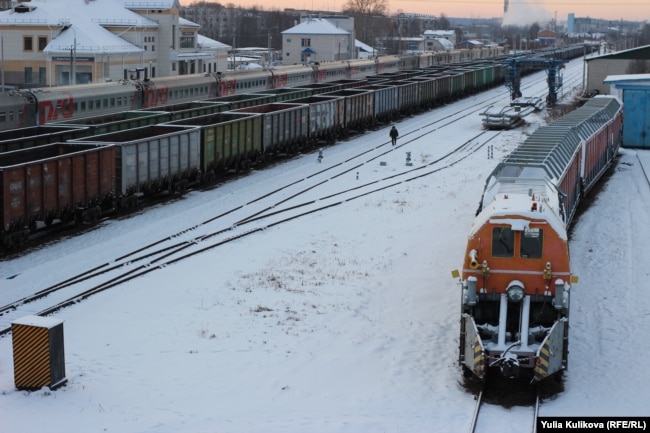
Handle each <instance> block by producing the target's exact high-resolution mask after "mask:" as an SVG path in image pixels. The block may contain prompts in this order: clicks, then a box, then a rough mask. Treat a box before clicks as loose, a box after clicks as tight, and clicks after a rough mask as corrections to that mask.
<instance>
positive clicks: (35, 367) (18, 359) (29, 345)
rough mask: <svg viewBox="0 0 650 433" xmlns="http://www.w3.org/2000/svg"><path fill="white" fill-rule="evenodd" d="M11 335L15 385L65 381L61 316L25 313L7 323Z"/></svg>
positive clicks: (25, 386) (54, 384)
mask: <svg viewBox="0 0 650 433" xmlns="http://www.w3.org/2000/svg"><path fill="white" fill-rule="evenodd" d="M11 335H12V340H13V348H14V383H15V384H16V388H18V389H29V390H33V389H39V388H41V387H43V386H49V387H50V389H54V388H57V387H59V386H61V385H63V384H64V383H66V382H67V379H66V377H65V356H64V350H63V321H62V320H59V319H55V318H52V317H40V316H25V317H22V318H20V319H18V320H15V321H14V322H12V323H11Z"/></svg>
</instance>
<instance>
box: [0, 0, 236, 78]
mask: <svg viewBox="0 0 650 433" xmlns="http://www.w3.org/2000/svg"><path fill="white" fill-rule="evenodd" d="M179 7H180V5H179V3H178V0H126V1H123V0H55V1H52V0H49V1H48V0H33V1H28V2H21V3H15V4H14V5H13V7H12V8H11V9H9V10H6V11H2V12H0V31H2V77H3V84H5V85H14V86H18V87H39V86H51V85H62V84H81V83H91V82H103V81H109V80H114V81H115V80H120V79H125V78H131V77H134V76H137V77H139V78H145V77H157V76H171V75H185V74H189V73H194V72H213V71H216V70H218V69H219V70H225V69H226V66H227V53H228V50H229V49H230V47H229V46H228V45H225V44H221V43H219V42H217V41H212V40H208V39H207V38H203V37H201V36H200V35H199V33H198V31H199V26H198V25H197V24H195V23H192V22H191V21H188V20H185V19H183V18H180V17H179V14H178V10H179ZM220 65H221V66H220Z"/></svg>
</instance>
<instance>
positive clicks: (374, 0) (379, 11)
mask: <svg viewBox="0 0 650 433" xmlns="http://www.w3.org/2000/svg"><path fill="white" fill-rule="evenodd" d="M343 11H344V12H345V13H357V14H366V15H386V12H388V0H347V2H346V3H345V4H344V5H343Z"/></svg>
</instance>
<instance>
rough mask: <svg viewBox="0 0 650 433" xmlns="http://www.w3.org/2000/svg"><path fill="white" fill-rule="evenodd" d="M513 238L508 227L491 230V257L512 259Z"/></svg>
mask: <svg viewBox="0 0 650 433" xmlns="http://www.w3.org/2000/svg"><path fill="white" fill-rule="evenodd" d="M514 252H515V236H514V232H513V231H512V229H511V228H510V227H494V228H493V229H492V257H513V256H514Z"/></svg>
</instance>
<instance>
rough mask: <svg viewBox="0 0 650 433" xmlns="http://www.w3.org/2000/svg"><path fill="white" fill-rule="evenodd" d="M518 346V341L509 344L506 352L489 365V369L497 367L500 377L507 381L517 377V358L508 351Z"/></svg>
mask: <svg viewBox="0 0 650 433" xmlns="http://www.w3.org/2000/svg"><path fill="white" fill-rule="evenodd" d="M518 344H520V342H519V341H517V342H516V343H513V344H511V345H510V346H509V347H508V348H507V349H506V350H504V351H503V353H502V354H501V356H500V357H499V358H497V359H495V360H494V361H492V362H491V363H490V367H499V370H500V371H501V375H502V376H503V377H506V378H508V379H514V378H516V377H518V376H519V370H520V369H521V365H519V358H518V357H517V355H516V354H514V353H512V352H510V349H511V348H513V347H514V346H516V345H518Z"/></svg>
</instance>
